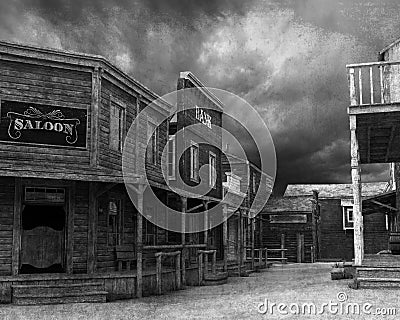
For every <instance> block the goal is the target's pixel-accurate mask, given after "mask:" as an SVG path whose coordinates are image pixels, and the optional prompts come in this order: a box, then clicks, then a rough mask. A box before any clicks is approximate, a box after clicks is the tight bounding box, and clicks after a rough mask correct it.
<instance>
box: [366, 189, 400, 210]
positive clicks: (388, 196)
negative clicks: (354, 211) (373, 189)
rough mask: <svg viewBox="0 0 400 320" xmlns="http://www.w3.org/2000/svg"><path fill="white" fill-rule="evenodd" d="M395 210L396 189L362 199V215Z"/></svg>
mask: <svg viewBox="0 0 400 320" xmlns="http://www.w3.org/2000/svg"><path fill="white" fill-rule="evenodd" d="M396 211H397V209H396V191H390V192H385V193H382V194H379V195H376V196H371V197H367V198H365V199H363V201H362V213H363V215H368V214H372V213H384V214H386V213H388V214H390V213H394V212H396Z"/></svg>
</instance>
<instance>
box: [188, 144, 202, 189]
mask: <svg viewBox="0 0 400 320" xmlns="http://www.w3.org/2000/svg"><path fill="white" fill-rule="evenodd" d="M194 150H197V153H196V154H197V157H194V154H195V153H194ZM199 157H200V148H199V144H198V143H196V142H194V141H191V142H190V180H191V181H194V182H198V181H199V166H200V159H199ZM195 160H197V161H196V163H195ZM195 165H196V168H195Z"/></svg>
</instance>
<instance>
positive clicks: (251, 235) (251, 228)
mask: <svg viewBox="0 0 400 320" xmlns="http://www.w3.org/2000/svg"><path fill="white" fill-rule="evenodd" d="M254 222H255V220H254V218H250V232H251V234H250V238H251V240H250V241H251V244H250V245H251V269H252V270H254V268H255V264H254V263H255V260H254V258H255V256H254V241H255V237H254V231H255V230H254V229H255V228H254V227H255V226H254Z"/></svg>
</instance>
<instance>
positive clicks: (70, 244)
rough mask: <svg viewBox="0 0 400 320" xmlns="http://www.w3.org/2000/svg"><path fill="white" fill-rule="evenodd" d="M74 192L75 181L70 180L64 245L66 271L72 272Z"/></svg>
mask: <svg viewBox="0 0 400 320" xmlns="http://www.w3.org/2000/svg"><path fill="white" fill-rule="evenodd" d="M75 193H76V183H75V181H73V182H71V185H70V187H69V189H68V205H67V210H68V214H67V245H66V254H65V255H66V272H67V274H72V273H73V255H74V254H73V252H74V217H75Z"/></svg>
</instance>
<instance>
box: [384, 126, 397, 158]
mask: <svg viewBox="0 0 400 320" xmlns="http://www.w3.org/2000/svg"><path fill="white" fill-rule="evenodd" d="M395 132H396V126H392V129H391V130H390V138H389V142H388V144H387V150H386V156H385V162H388V159H389V155H390V149H392V144H393V139H394V134H395Z"/></svg>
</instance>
